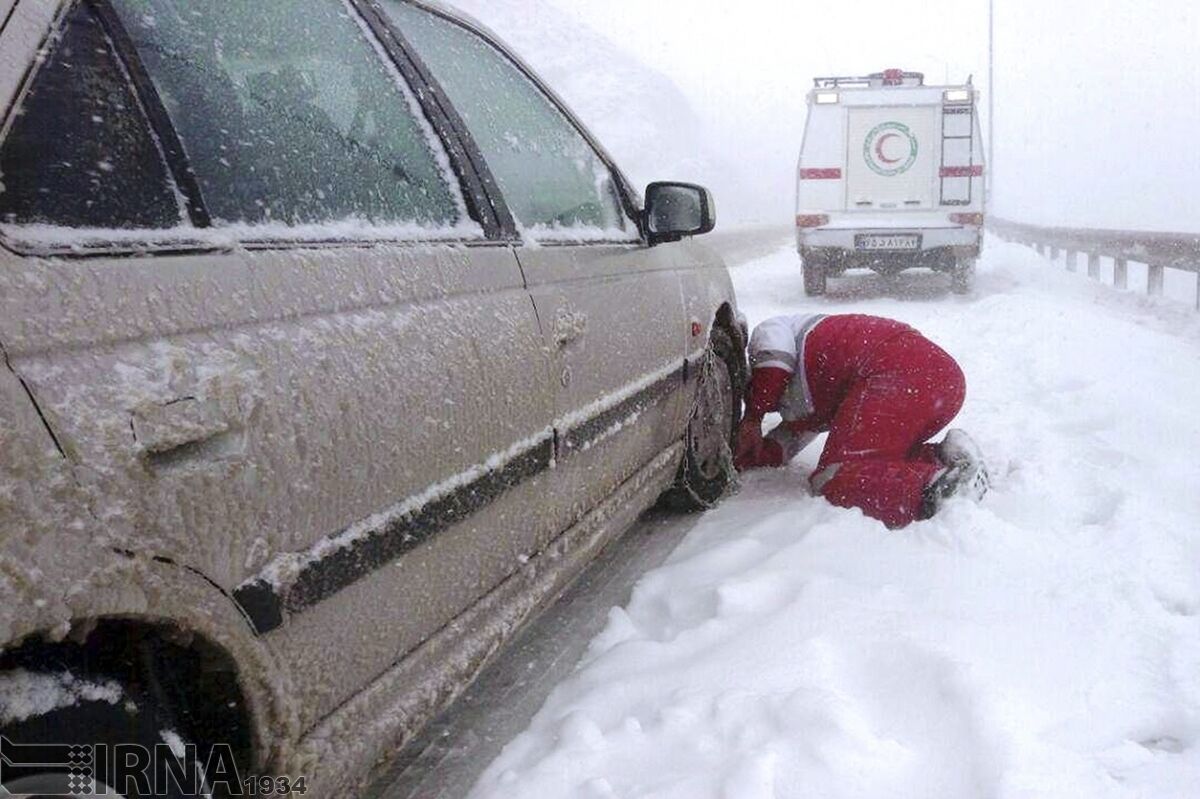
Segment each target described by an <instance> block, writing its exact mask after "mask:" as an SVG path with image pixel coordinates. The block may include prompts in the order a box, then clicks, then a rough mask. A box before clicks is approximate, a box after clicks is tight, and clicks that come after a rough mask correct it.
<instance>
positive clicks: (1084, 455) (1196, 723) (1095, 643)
mask: <svg viewBox="0 0 1200 799" xmlns="http://www.w3.org/2000/svg"><path fill="white" fill-rule="evenodd" d="M735 281H736V283H737V285H738V289H739V295H740V297H741V298H742V302H743V304H744V306H745V309H746V311H747V313H748V315H749V316H750V318H751V322H752V323H753V322H755V321H758V320H761V319H762V318H764V317H766V316H767V315H770V314H773V313H776V312H779V311H781V310H785V309H795V308H800V307H807V308H815V309H819V310H823V311H826V312H838V311H849V310H853V311H860V312H867V313H877V314H884V315H890V316H893V317H897V318H900V319H903V320H905V321H907V322H910V323H912V324H915V325H916V326H918V327H919V328H920V329H922V330H923V331H924V332H926V333H927V334H928V335H930V336H931V337H932V338H934V339H935V340H937V341H938V342H940V343H941V344H943V345H944V346H945V347H946V349H948V350H949V351H950V352H951V353H953V354H954V355H955V356H956V357H958V359H959V360H960V361H961V363H962V364H963V366H964V369H965V371H966V374H967V377H968V383H969V396H968V400H967V405H966V408H965V409H964V412H963V414H962V416H961V417H960V419H959V420H958V422H957V423H956V424H958V425H960V426H962V427H964V428H966V429H968V430H970V431H971V432H972V434H973V435H974V436H975V437H976V438H977V439H978V440H979V441H980V443H981V444H982V445H983V446H984V448H985V450H986V452H987V453H988V457H989V462H990V466H991V470H992V472H993V475H994V478H995V479H994V482H995V487H994V490H993V493H992V494H991V495H989V497H988V498H987V500H986V501H985V502H984V503H983V504H982V505H978V506H977V505H973V504H969V503H960V504H958V505H953V506H951V507H950V508H949V509H948V510H947V512H945V513H944V515H942V516H940V517H938V518H936V519H934V520H932V521H929V522H925V523H921V524H918V525H915V526H913V527H911V528H909V529H907V530H905V531H903V532H899V533H888V532H887V531H886V530H885V529H884V528H883V527H882V526H881V525H880V524H878V523H877V522H874V521H872V520H869V519H867V518H865V517H864V516H862V515H861V514H860V513H858V512H856V511H846V510H840V509H837V508H833V507H831V506H829V505H828V504H826V503H825V502H823V501H821V500H818V499H814V498H811V497H809V496H807V495H806V493H805V477H806V474H807V472H808V470H809V469H811V468H812V466H813V465H814V463H815V460H816V455H817V453H816V452H815V451H809V452H806V453H804V454H803V455H802V456H801V457H800V458H799V459H798V461H797V462H796V463H795V464H793V465H792V466H791V467H790V468H788V469H786V470H779V471H775V472H768V473H761V474H756V475H752V476H750V477H748V478H747V479H746V481H745V486H744V489H743V491H742V493H741V494H740V495H739V496H737V497H735V498H733V499H732V500H730V501H728V502H726V503H725V504H724V505H723V506H721V507H720V508H719V509H717V510H716V511H715V512H712V513H710V514H708V515H706V516H705V517H703V519H701V520H700V522H699V523H698V524H697V526H696V528H695V529H694V530H693V532H692V533H691V534H690V536H689V537H688V539H687V540H686V541H685V542H684V544H683V545H682V546H681V547H680V548H679V550H678V551H677V552H676V553H675V554H674V555H673V556H672V558H671V559H670V560H669V561H668V562H667V564H666V565H664V566H663V567H662V568H660V569H657V570H655V571H653V572H651V573H650V574H648V575H647V576H646V577H645V578H644V579H643V580H642V581H641V583H640V584H639V585H638V586H637V588H636V589H635V591H634V593H633V596H632V598H631V600H630V602H629V604H628V606H627V607H626V608H624V609H614V610H613V611H612V612H611V617H610V620H609V623H608V626H607V628H606V629H605V630H604V631H603V633H602V634H601V635H600V636H598V637H597V638H596V640H595V641H594V642H593V643H592V645H591V648H590V651H589V653H588V655H587V656H586V658H585V659H584V662H583V663H582V664H581V666H580V668H579V669H578V671H577V672H576V673H575V674H574V675H573V676H572V677H571V678H570V679H568V680H567V681H566V682H564V683H563V684H562V685H560V686H559V687H558V688H557V689H556V690H555V692H554V693H553V695H552V696H551V698H550V699H549V701H548V702H547V704H546V706H545V707H544V708H543V709H542V710H541V711H540V712H539V714H538V715H537V716H536V717H535V719H534V720H533V722H532V724H531V726H530V728H529V730H528V731H527V732H525V733H524V734H522V735H521V736H519V737H518V738H517V739H515V740H514V741H513V742H512V743H510V744H509V746H508V747H507V748H506V749H505V750H504V752H503V753H502V755H501V756H500V757H499V758H498V759H497V761H496V762H495V763H494V764H492V766H491V767H490V768H489V769H488V771H487V772H486V773H485V774H484V776H483V777H482V779H481V780H480V782H479V784H478V785H477V786H476V788H475V790H474V792H473V794H472V796H473V797H474V798H475V799H486V798H490V797H504V798H505V799H513V798H514V797H538V798H539V799H543V798H549V797H568V796H570V797H577V796H582V797H616V796H621V797H626V796H638V797H660V798H663V799H665V798H666V797H679V798H680V799H684V797H686V798H687V799H703V797H714V798H716V797H722V798H723V799H757V798H758V797H807V796H821V797H826V798H827V799H832V798H835V797H836V798H839V799H840V798H841V797H845V798H846V799H850V798H851V797H854V798H856V799H858V798H861V799H867V798H868V797H869V798H871V799H876V798H878V799H907V798H911V799H927V798H928V797H943V796H944V797H956V798H961V799H967V798H969V797H989V798H990V797H999V798H1000V799H1004V798H1005V797H1012V798H1013V799H1016V798H1017V797H1020V799H1031V798H1034V797H1046V799H1060V798H1061V797H1064V796H1080V797H1084V796H1086V797H1089V798H1096V797H1114V798H1116V797H1144V796H1153V797H1156V799H1158V798H1160V797H1181V799H1182V797H1191V796H1195V789H1196V785H1200V524H1198V523H1197V519H1198V518H1200V493H1198V492H1197V491H1196V490H1195V486H1196V485H1197V484H1198V483H1200V462H1198V460H1197V458H1196V452H1197V451H1200V446H1198V445H1200V417H1198V416H1197V415H1196V413H1195V397H1196V392H1197V387H1200V358H1197V356H1196V352H1197V344H1198V343H1200V320H1198V319H1197V318H1196V316H1195V314H1194V313H1192V312H1190V310H1188V309H1187V308H1186V306H1183V305H1179V306H1174V305H1172V304H1171V303H1170V302H1168V301H1152V300H1148V299H1146V298H1144V297H1138V296H1134V295H1122V294H1118V293H1116V292H1114V291H1112V290H1111V289H1107V288H1104V287H1101V286H1097V285H1095V284H1093V283H1089V282H1088V281H1087V280H1086V278H1083V277H1081V276H1078V275H1070V274H1067V273H1065V272H1061V271H1059V270H1057V269H1054V268H1048V267H1047V266H1046V265H1045V263H1044V262H1043V261H1042V260H1041V259H1039V258H1038V257H1037V256H1036V255H1033V254H1032V253H1031V252H1029V251H1027V250H1024V249H1021V248H1018V247H1010V246H1006V245H995V246H994V247H992V248H991V249H990V250H989V252H988V255H987V257H986V258H985V259H984V263H983V265H982V267H981V274H980V277H979V290H978V292H977V293H976V294H975V295H973V296H970V297H966V298H956V297H952V296H949V295H948V294H947V293H946V288H945V278H944V277H937V276H932V275H929V274H928V273H914V274H912V275H905V276H903V277H902V278H901V279H900V280H899V281H897V282H896V283H894V284H892V285H891V287H890V288H889V289H887V291H885V290H883V289H882V288H881V287H882V286H884V285H885V284H883V283H882V282H881V281H879V280H878V279H876V278H874V277H867V276H863V277H850V278H848V279H846V280H844V281H835V282H834V283H833V284H832V291H831V296H829V297H827V298H825V299H823V300H807V299H805V298H804V297H803V294H802V291H801V287H800V276H799V270H798V267H797V263H796V259H795V256H794V254H793V253H791V252H789V251H784V252H780V253H779V254H777V255H774V256H770V257H767V258H764V259H762V260H760V261H758V262H755V263H752V264H750V265H748V266H745V267H742V268H740V269H738V270H736V271H735ZM897 290H899V291H900V292H901V294H903V296H902V297H901V298H892V297H889V296H888V295H889V294H893V295H894V294H895V292H896V291H897Z"/></svg>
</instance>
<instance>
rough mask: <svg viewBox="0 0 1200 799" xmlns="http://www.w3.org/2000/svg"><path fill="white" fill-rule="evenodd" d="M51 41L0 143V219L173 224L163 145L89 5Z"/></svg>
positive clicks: (81, 224) (77, 224) (79, 224)
mask: <svg viewBox="0 0 1200 799" xmlns="http://www.w3.org/2000/svg"><path fill="white" fill-rule="evenodd" d="M47 49H48V51H49V52H48V56H47V58H46V60H45V62H44V63H43V65H42V66H41V68H40V69H38V70H37V72H36V74H35V75H34V77H33V81H32V83H31V84H30V87H29V91H28V92H27V94H26V95H25V97H24V98H23V99H22V100H21V101H20V103H19V105H18V106H17V107H16V108H15V109H14V113H13V114H12V117H11V124H10V127H9V130H8V132H7V135H5V136H4V140H3V143H2V144H0V222H3V223H8V224H42V225H54V226H61V227H69V228H105V229H111V228H130V229H140V228H165V227H174V226H176V225H179V224H180V223H181V222H182V216H183V214H182V208H181V206H180V203H179V201H178V200H177V194H176V192H175V190H174V186H173V184H172V182H171V179H170V177H169V172H168V170H167V166H166V163H165V161H164V159H163V156H162V153H161V152H160V151H159V149H158V147H157V145H156V143H155V140H154V137H153V135H152V134H151V132H150V127H149V124H148V122H147V121H146V118H145V116H144V115H143V113H142V109H141V108H140V107H139V105H138V102H137V99H136V98H135V96H134V94H133V92H132V90H131V89H130V87H129V85H128V83H127V82H126V80H125V77H124V73H123V72H122V71H121V69H120V67H119V66H118V63H117V57H116V54H115V53H114V51H113V49H112V46H111V44H110V42H109V41H108V38H107V36H106V35H105V33H104V31H103V29H102V28H101V26H100V23H99V21H98V20H97V19H96V18H95V16H94V15H93V13H92V12H91V10H90V9H89V8H88V7H87V6H85V5H84V4H80V5H78V6H76V7H75V8H74V9H72V10H71V12H70V13H69V14H68V15H67V16H66V18H65V19H64V20H63V23H62V26H61V28H60V29H59V30H58V31H57V33H56V34H55V35H54V37H52V39H51V41H50V42H49V43H48V45H47Z"/></svg>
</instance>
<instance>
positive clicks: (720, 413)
mask: <svg viewBox="0 0 1200 799" xmlns="http://www.w3.org/2000/svg"><path fill="white" fill-rule="evenodd" d="M698 368H699V371H700V374H699V377H698V378H697V385H696V395H695V400H694V401H693V404H692V410H691V413H690V415H689V417H688V428H687V434H686V437H685V439H684V440H685V444H686V447H685V449H684V455H683V462H682V463H681V464H680V465H679V473H678V474H677V475H676V478H675V485H674V486H672V487H671V488H670V489H668V491H667V492H666V493H665V494H664V495H663V497H662V501H661V503H660V504H662V505H663V506H665V507H667V508H668V509H670V510H674V511H679V512H685V513H686V512H694V511H701V510H707V509H709V508H712V507H713V506H715V505H716V504H717V503H718V502H720V501H721V499H722V497H724V496H725V495H726V494H727V493H729V491H730V490H732V489H733V488H734V487H735V486H736V484H737V469H735V468H734V466H733V446H734V441H735V436H736V435H737V428H738V423H739V422H740V421H741V416H742V394H743V392H744V390H745V385H746V371H747V370H746V356H745V353H744V352H743V351H741V350H739V349H738V348H737V347H735V346H734V344H733V339H732V338H731V337H730V336H729V334H728V333H727V332H725V331H724V330H721V329H718V328H714V329H713V331H712V336H711V338H710V339H709V344H708V350H707V351H706V352H705V355H704V359H703V360H702V361H701V362H700V365H699V367H698Z"/></svg>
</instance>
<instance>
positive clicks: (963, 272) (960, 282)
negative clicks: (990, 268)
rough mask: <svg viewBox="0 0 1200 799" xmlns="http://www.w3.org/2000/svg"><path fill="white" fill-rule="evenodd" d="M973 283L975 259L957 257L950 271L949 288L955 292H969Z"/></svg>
mask: <svg viewBox="0 0 1200 799" xmlns="http://www.w3.org/2000/svg"><path fill="white" fill-rule="evenodd" d="M974 285H975V259H974V258H960V259H958V261H956V262H955V264H954V268H953V269H952V270H951V271H950V290H951V291H953V292H954V293H955V294H969V293H970V291H971V288H972V287H973V286H974Z"/></svg>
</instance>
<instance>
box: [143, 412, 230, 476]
mask: <svg viewBox="0 0 1200 799" xmlns="http://www.w3.org/2000/svg"><path fill="white" fill-rule="evenodd" d="M131 421H132V427H133V437H134V439H135V440H136V442H137V445H138V448H139V449H140V450H141V454H142V455H143V456H144V457H145V458H147V459H148V460H151V461H159V460H163V459H164V458H165V457H166V456H170V455H176V454H182V453H184V452H186V451H189V450H190V448H192V447H195V446H197V445H203V444H205V443H206V442H210V441H213V440H215V439H218V438H220V437H222V436H224V435H225V434H227V433H230V432H232V431H233V430H234V429H235V427H236V426H237V420H236V419H235V418H234V417H233V416H232V415H231V414H229V413H228V412H226V410H225V409H224V408H223V407H222V403H221V402H218V401H216V400H210V399H197V398H195V397H182V398H180V399H177V400H172V401H171V402H166V403H161V404H160V403H146V404H143V405H140V406H138V407H137V408H135V409H134V411H133V418H132V420H131ZM197 454H199V453H197Z"/></svg>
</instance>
